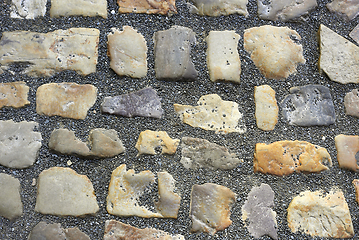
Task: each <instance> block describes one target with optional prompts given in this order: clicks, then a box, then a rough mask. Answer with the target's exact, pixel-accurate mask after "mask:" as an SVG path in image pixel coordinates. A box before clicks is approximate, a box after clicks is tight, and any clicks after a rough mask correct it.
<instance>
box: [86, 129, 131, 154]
mask: <svg viewBox="0 0 359 240" xmlns="http://www.w3.org/2000/svg"><path fill="white" fill-rule="evenodd" d="M89 145H90V148H91V151H90V155H93V156H95V157H101V158H109V157H114V156H116V155H118V154H121V153H123V152H125V147H124V146H123V144H122V142H121V140H120V139H119V137H118V133H117V131H116V130H114V129H109V130H106V129H103V128H95V129H93V130H91V131H90V133H89Z"/></svg>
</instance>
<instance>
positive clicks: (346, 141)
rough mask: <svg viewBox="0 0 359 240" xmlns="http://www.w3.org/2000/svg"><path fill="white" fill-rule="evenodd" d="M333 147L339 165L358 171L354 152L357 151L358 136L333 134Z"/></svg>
mask: <svg viewBox="0 0 359 240" xmlns="http://www.w3.org/2000/svg"><path fill="white" fill-rule="evenodd" d="M335 147H336V149H337V160H338V163H339V167H340V168H345V169H349V170H352V171H358V170H359V166H358V163H357V161H358V160H357V158H356V154H357V153H358V151H359V136H349V135H343V134H340V135H337V136H335Z"/></svg>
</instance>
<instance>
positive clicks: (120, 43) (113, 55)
mask: <svg viewBox="0 0 359 240" xmlns="http://www.w3.org/2000/svg"><path fill="white" fill-rule="evenodd" d="M111 30H112V33H109V34H108V35H107V40H108V42H107V45H108V55H109V56H110V60H111V61H110V67H111V68H112V69H113V70H114V71H115V72H116V73H117V74H118V75H120V76H129V77H133V78H143V77H146V75H147V45H146V39H145V38H144V37H143V36H142V34H141V33H139V32H137V30H135V29H133V28H132V27H130V26H123V31H119V30H118V29H116V28H112V29H111Z"/></svg>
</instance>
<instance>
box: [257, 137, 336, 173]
mask: <svg viewBox="0 0 359 240" xmlns="http://www.w3.org/2000/svg"><path fill="white" fill-rule="evenodd" d="M326 165H329V166H330V167H331V166H332V159H331V157H330V155H329V153H328V151H327V150H326V149H325V148H323V147H319V146H317V145H313V144H311V143H309V142H305V141H279V142H274V143H271V144H268V145H267V144H265V143H257V144H256V148H255V152H254V159H253V168H254V172H255V173H256V172H261V173H265V174H266V173H269V174H273V175H277V176H284V175H288V174H291V173H294V172H298V173H299V172H310V173H314V172H321V171H324V170H328V169H329V168H328V167H327V166H326Z"/></svg>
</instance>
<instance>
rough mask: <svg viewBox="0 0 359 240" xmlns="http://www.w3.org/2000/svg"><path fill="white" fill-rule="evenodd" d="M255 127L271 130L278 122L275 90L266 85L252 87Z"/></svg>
mask: <svg viewBox="0 0 359 240" xmlns="http://www.w3.org/2000/svg"><path fill="white" fill-rule="evenodd" d="M254 101H255V103H256V120H257V127H258V128H260V129H262V130H264V131H271V130H273V129H274V127H275V125H276V124H277V122H278V111H279V109H278V105H277V100H276V98H275V91H274V90H273V89H272V88H271V87H270V86H268V85H262V86H259V87H254Z"/></svg>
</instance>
